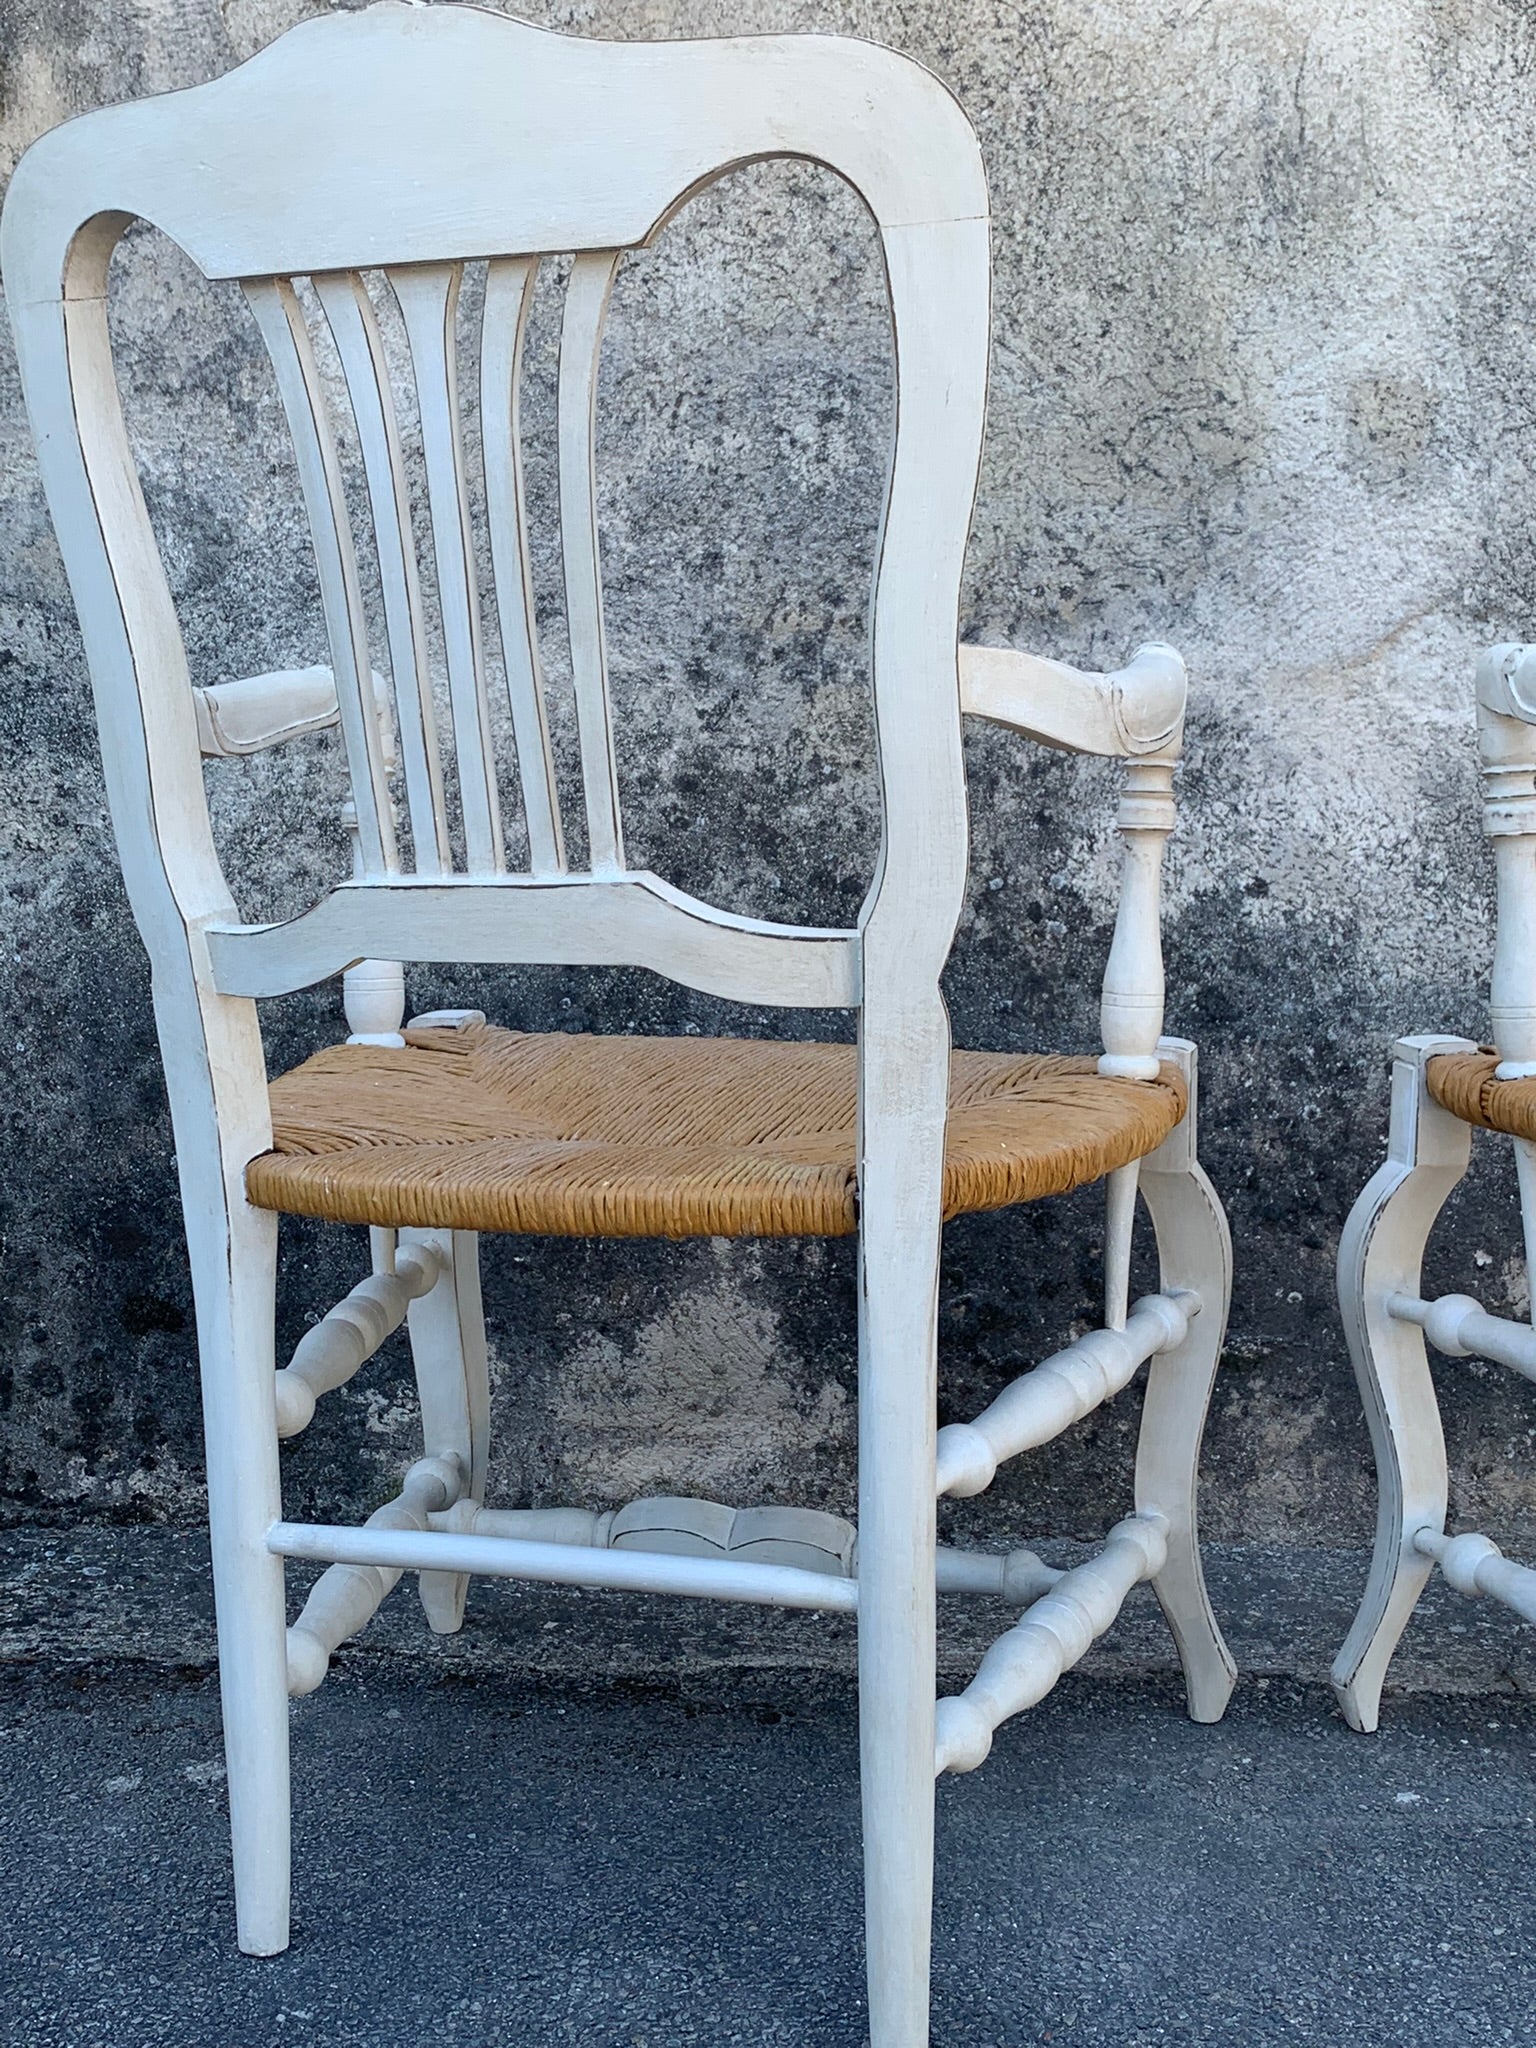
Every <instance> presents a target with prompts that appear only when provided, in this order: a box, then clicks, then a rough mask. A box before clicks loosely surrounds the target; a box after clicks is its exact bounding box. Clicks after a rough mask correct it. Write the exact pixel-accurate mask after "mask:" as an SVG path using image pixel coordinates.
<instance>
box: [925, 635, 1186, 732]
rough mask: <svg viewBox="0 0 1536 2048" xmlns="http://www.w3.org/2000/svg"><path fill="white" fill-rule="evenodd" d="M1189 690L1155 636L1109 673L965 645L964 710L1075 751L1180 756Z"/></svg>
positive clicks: (1176, 661) (1176, 659) (1180, 667)
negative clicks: (1098, 673)
mask: <svg viewBox="0 0 1536 2048" xmlns="http://www.w3.org/2000/svg"><path fill="white" fill-rule="evenodd" d="M1186 696H1187V683H1186V680H1185V674H1184V663H1183V660H1182V659H1181V657H1180V656H1179V655H1178V654H1176V653H1175V652H1174V650H1173V648H1171V647H1165V646H1163V645H1161V644H1160V643H1158V642H1155V641H1154V642H1153V643H1151V644H1150V645H1148V646H1145V647H1138V648H1137V650H1136V652H1135V654H1133V655H1132V657H1131V659H1130V661H1129V662H1128V663H1127V664H1126V666H1125V667H1124V668H1121V669H1115V670H1113V671H1112V672H1111V673H1110V674H1109V675H1093V674H1090V673H1088V672H1087V671H1086V670H1083V669H1076V668H1069V667H1068V666H1067V664H1066V663H1065V662H1060V661H1046V660H1045V659H1044V658H1043V657H1042V656H1040V655H1037V654H1022V653H1020V652H1018V651H1017V650H1016V649H1014V648H1011V647H979V646H975V645H965V646H962V647H961V649H960V708H961V710H962V711H968V712H970V713H972V714H973V715H974V716H975V717H978V718H990V719H992V720H993V722H994V723H996V724H998V725H1006V726H1010V727H1012V729H1013V730H1014V731H1015V732H1021V733H1023V734H1025V735H1026V737H1027V738H1029V739H1032V740H1038V741H1039V742H1040V744H1041V745H1042V746H1047V747H1062V748H1065V749H1067V750H1068V751H1070V752H1072V753H1076V754H1102V755H1105V756H1106V757H1108V758H1109V759H1111V760H1145V759H1147V758H1148V757H1150V756H1162V757H1164V758H1166V759H1170V760H1172V759H1176V758H1177V755H1178V751H1179V746H1180V743H1181V742H1182V739H1183V735H1184V705H1185V698H1186Z"/></svg>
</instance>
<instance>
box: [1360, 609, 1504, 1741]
mask: <svg viewBox="0 0 1536 2048" xmlns="http://www.w3.org/2000/svg"><path fill="white" fill-rule="evenodd" d="M1476 694H1477V728H1478V744H1479V751H1480V754H1481V757H1482V770H1483V788H1484V800H1483V828H1484V830H1485V832H1486V833H1487V835H1488V837H1489V838H1490V839H1491V840H1492V842H1493V849H1494V857H1495V861H1496V864H1497V873H1498V936H1497V940H1496V942H1495V947H1494V957H1493V987H1492V1022H1493V1037H1494V1048H1495V1050H1496V1052H1497V1053H1498V1055H1499V1063H1498V1066H1497V1067H1496V1068H1495V1070H1494V1075H1495V1078H1496V1079H1497V1080H1499V1081H1527V1080H1530V1079H1532V1078H1536V647H1523V646H1519V645H1517V644H1514V643H1506V644H1503V645H1500V646H1497V647H1491V648H1489V649H1488V650H1487V652H1486V653H1485V654H1484V655H1483V656H1482V658H1481V660H1480V661H1479V662H1478V665H1477V683H1476ZM1476 1051H1477V1047H1476V1046H1474V1045H1473V1044H1472V1043H1471V1041H1470V1040H1468V1039H1465V1038H1452V1037H1445V1036H1425V1037H1417V1038H1404V1039H1400V1040H1399V1041H1398V1043H1397V1045H1396V1046H1395V1047H1394V1048H1393V1065H1392V1121H1391V1129H1390V1134H1389V1136H1388V1140H1387V1157H1386V1159H1385V1161H1384V1162H1383V1164H1382V1166H1381V1167H1380V1168H1379V1169H1378V1171H1377V1173H1376V1174H1375V1176H1374V1177H1373V1178H1372V1180H1371V1181H1370V1182H1369V1183H1368V1185H1367V1186H1366V1187H1365V1189H1364V1190H1363V1192H1362V1193H1361V1195H1360V1198H1359V1200H1358V1201H1357V1202H1356V1203H1355V1206H1354V1208H1353V1209H1352V1210H1351V1212H1350V1216H1349V1221H1348V1222H1347V1223H1346V1225H1345V1226H1344V1234H1343V1237H1342V1239H1341V1240H1340V1244H1339V1274H1338V1279H1339V1305H1340V1308H1341V1310H1342V1313H1343V1317H1344V1329H1345V1334H1346V1336H1347V1337H1348V1340H1349V1349H1350V1356H1351V1358H1352V1359H1353V1361H1354V1366H1355V1373H1356V1377H1357V1378H1358V1380H1359V1383H1360V1392H1361V1395H1362V1397H1363V1399H1364V1402H1365V1412H1366V1419H1367V1421H1368V1423H1369V1425H1370V1431H1371V1443H1372V1447H1373V1448H1374V1451H1375V1454H1376V1470H1377V1479H1378V1484H1379V1488H1380V1493H1379V1508H1378V1514H1377V1523H1376V1545H1375V1551H1374V1554H1373V1557H1372V1561H1371V1571H1370V1577H1369V1580H1368V1582H1367V1585H1366V1589H1365V1595H1364V1597H1363V1599H1362V1600H1361V1603H1360V1608H1359V1611H1358V1613H1357V1614H1356V1616H1355V1620H1354V1624H1353V1626H1352V1627H1351V1629H1350V1632H1349V1634H1348V1636H1347V1637H1346V1638H1345V1641H1344V1644H1343V1646H1342V1648H1341V1649H1340V1651H1339V1654H1338V1656H1337V1658H1336V1659H1335V1660H1334V1666H1333V1684H1334V1690H1335V1692H1336V1693H1337V1694H1338V1698H1339V1703H1340V1705H1341V1706H1342V1708H1343V1710H1344V1716H1345V1719H1346V1720H1347V1721H1348V1722H1349V1724H1350V1726H1351V1727H1353V1728H1358V1729H1361V1730H1363V1731H1365V1732H1367V1733H1369V1732H1370V1731H1372V1730H1374V1729H1375V1727H1376V1726H1377V1724H1378V1721H1379V1720H1380V1716H1381V1691H1382V1686H1383V1684H1384V1683H1385V1681H1386V1675H1387V1669H1388V1666H1389V1665H1390V1664H1391V1661H1392V1656H1393V1652H1394V1651H1395V1650H1396V1648H1397V1645H1398V1641H1399V1639H1400V1637H1401V1636H1402V1632H1403V1630H1404V1629H1405V1628H1406V1627H1407V1625H1408V1621H1409V1618H1410V1617H1411V1615H1412V1613H1413V1610H1414V1608H1415V1607H1416V1606H1417V1604H1418V1600H1419V1595H1420V1594H1421V1593H1422V1592H1423V1590H1424V1588H1425V1586H1426V1585H1427V1584H1428V1582H1429V1578H1430V1574H1431V1573H1432V1572H1433V1571H1434V1569H1435V1566H1436V1565H1437V1564H1438V1565H1439V1567H1440V1569H1441V1572H1442V1573H1443V1575H1444V1577H1445V1580H1446V1583H1447V1584H1448V1585H1450V1586H1452V1587H1453V1588H1454V1589H1455V1590H1456V1591H1457V1592H1459V1593H1463V1594H1467V1595H1472V1596H1475V1595H1478V1594H1487V1595H1491V1596H1492V1597H1493V1598H1494V1599H1496V1600H1500V1601H1502V1602H1503V1603H1504V1604H1505V1605H1506V1606H1508V1607H1511V1608H1513V1610H1514V1611H1515V1613H1517V1614H1519V1615H1521V1616H1522V1617H1523V1618H1524V1619H1525V1620H1527V1621H1536V1570H1533V1569H1532V1568H1531V1567H1530V1566H1528V1565H1521V1564H1516V1563H1515V1562H1514V1561H1513V1560H1512V1559H1509V1558H1506V1557H1504V1556H1503V1555H1502V1553H1501V1552H1500V1551H1499V1549H1498V1547H1497V1545H1496V1544H1494V1543H1493V1542H1492V1541H1491V1540H1490V1539H1489V1538H1488V1537H1487V1536H1483V1535H1480V1534H1478V1533H1476V1532H1475V1531H1470V1530H1469V1531H1466V1532H1464V1533H1463V1534H1461V1535H1459V1536H1447V1535H1446V1533H1445V1521H1446V1512H1447V1507H1448V1494H1449V1478H1450V1475H1449V1471H1448V1468H1447V1464H1446V1455H1445V1433H1444V1431H1443V1429H1442V1427H1441V1423H1440V1409H1439V1404H1438V1403H1437V1401H1436V1399H1435V1387H1434V1381H1433V1380H1432V1378H1431V1377H1430V1371H1429V1360H1428V1357H1427V1355H1426V1352H1425V1340H1426V1339H1427V1340H1428V1341H1429V1343H1431V1344H1433V1345H1434V1347H1435V1349H1436V1350H1437V1351H1440V1352H1442V1353H1444V1354H1445V1355H1446V1356H1447V1357H1450V1358H1466V1357H1468V1356H1469V1355H1470V1354H1472V1353H1476V1354H1477V1355H1478V1356H1479V1357H1483V1358H1489V1359H1492V1360H1494V1361H1495V1362H1496V1363H1499V1364H1503V1365H1507V1366H1509V1367H1510V1369H1511V1370H1512V1371H1514V1372H1518V1373H1521V1374H1523V1376H1524V1377H1525V1378H1526V1379H1536V1327H1533V1324H1536V1304H1533V1311H1532V1315H1533V1323H1526V1324H1522V1323H1515V1322H1511V1321H1509V1320H1508V1319H1507V1318H1505V1317H1502V1316H1494V1315H1489V1314H1487V1313H1486V1312H1485V1311H1484V1309H1483V1307H1482V1305H1481V1303H1479V1302H1478V1301H1476V1300H1475V1299H1474V1298H1473V1297H1472V1296H1471V1295H1468V1294H1448V1295H1442V1296H1441V1297H1440V1298H1439V1299H1438V1300H1435V1301H1427V1300H1425V1299H1424V1296H1423V1293H1422V1284H1423V1283H1422V1266H1423V1259H1424V1248H1425V1246H1426V1244H1427V1243H1428V1241H1429V1233H1430V1231H1431V1230H1432V1229H1433V1228H1434V1225H1435V1220H1436V1218H1437V1217H1438V1216H1439V1214H1440V1211H1441V1210H1442V1209H1443V1208H1444V1206H1445V1204H1446V1202H1447V1200H1448V1199H1449V1197H1450V1195H1451V1194H1452V1192H1453V1191H1454V1190H1455V1188H1456V1187H1457V1185H1458V1184H1459V1183H1460V1181H1461V1179H1462V1176H1463V1175H1464V1174H1465V1173H1466V1170H1467V1167H1468V1165H1469V1164H1470V1161H1471V1157H1472V1128H1473V1127H1472V1125H1471V1124H1470V1123H1468V1122H1466V1121H1464V1120H1463V1119H1462V1118H1461V1117H1459V1116H1456V1115H1454V1114H1453V1113H1452V1111H1451V1110H1450V1109H1448V1108H1446V1107H1444V1106H1443V1105H1442V1103H1441V1102H1439V1101H1438V1100H1436V1098H1435V1096H1434V1095H1433V1094H1432V1093H1431V1090H1430V1083H1429V1068H1430V1063H1431V1062H1432V1061H1433V1060H1435V1059H1437V1058H1440V1057H1442V1056H1443V1055H1446V1054H1451V1055H1455V1054H1468V1053H1475V1052H1476ZM1510 1142H1511V1143H1512V1144H1513V1146H1514V1149H1515V1167H1516V1173H1517V1176H1518V1181H1519V1190H1520V1221H1521V1228H1522V1233H1523V1237H1524V1243H1525V1256H1526V1265H1527V1269H1528V1270H1529V1271H1530V1272H1533V1273H1536V1142H1533V1141H1532V1140H1531V1139H1530V1138H1528V1137H1519V1136H1511V1139H1510Z"/></svg>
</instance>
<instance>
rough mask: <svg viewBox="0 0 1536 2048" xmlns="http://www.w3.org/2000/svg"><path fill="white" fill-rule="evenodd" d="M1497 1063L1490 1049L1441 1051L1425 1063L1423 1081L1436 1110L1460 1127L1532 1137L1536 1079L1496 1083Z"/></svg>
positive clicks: (1535, 1121) (1535, 1129)
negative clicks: (1457, 1121) (1446, 1112)
mask: <svg viewBox="0 0 1536 2048" xmlns="http://www.w3.org/2000/svg"><path fill="white" fill-rule="evenodd" d="M1498 1064H1499V1056H1498V1054H1497V1053H1496V1052H1495V1051H1494V1050H1493V1048H1492V1047H1491V1046H1484V1047H1483V1049H1482V1050H1481V1052H1441V1053H1436V1054H1435V1055H1434V1057H1433V1058H1432V1059H1429V1060H1426V1062H1425V1064H1424V1078H1425V1081H1426V1083H1427V1085H1428V1088H1429V1092H1430V1094H1431V1095H1432V1096H1433V1097H1434V1098H1435V1100H1436V1102H1438V1103H1439V1105H1440V1107H1441V1108H1442V1109H1448V1110H1449V1111H1450V1112H1451V1115H1452V1116H1456V1117H1460V1119H1461V1121H1462V1122H1463V1123H1464V1124H1476V1125H1477V1127H1478V1129H1479V1130H1483V1131H1504V1132H1506V1133H1507V1134H1508V1135H1509V1136H1510V1137H1512V1138H1536V1079H1531V1080H1529V1081H1496V1080H1495V1079H1494V1070H1495V1069H1496V1068H1497V1066H1498Z"/></svg>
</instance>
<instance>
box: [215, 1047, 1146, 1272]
mask: <svg viewBox="0 0 1536 2048" xmlns="http://www.w3.org/2000/svg"><path fill="white" fill-rule="evenodd" d="M405 1037H406V1043H405V1045H404V1046H403V1047H387V1046H369V1045H337V1046H331V1047H329V1048H328V1049H327V1050H326V1051H324V1052H321V1053H317V1054H316V1055H315V1056H314V1058H313V1059H309V1060H306V1061H305V1062H304V1064H303V1065H302V1066H300V1067H295V1068H294V1069H293V1071H292V1072H291V1073H288V1074H284V1075H283V1076H282V1077H281V1078H280V1079H278V1080H276V1081H274V1082H273V1083H272V1088H271V1097H272V1127H273V1140H274V1149H273V1150H272V1151H271V1152H267V1153H264V1154H262V1156H261V1157H260V1158H258V1159H254V1160H252V1162H251V1164H250V1166H249V1167H248V1168H247V1170H246V1189H247V1193H248V1195H249V1197H250V1200H251V1201H252V1202H253V1203H254V1204H255V1205H256V1206H257V1207H258V1208H263V1209H279V1210H284V1211H287V1212H289V1213H291V1214H296V1215H302V1216H321V1217H328V1218H330V1219H332V1220H334V1221H336V1222H341V1223H373V1224H384V1225H394V1226H396V1227H400V1226H416V1227H419V1228H430V1227H438V1228H452V1229H455V1230H500V1231H529V1232H538V1233H552V1234H558V1235H561V1236H573V1237H706V1236H707V1237H798V1236H823V1237H841V1236H845V1235H847V1234H848V1233H849V1232H851V1231H853V1230H855V1229H856V1228H857V1212H856V1206H855V1174H854V1150H855V1101H856V1095H857V1085H858V1069H857V1055H856V1053H855V1050H854V1048H853V1047H852V1046H851V1045H804V1044H787V1043H783V1042H780V1041H777V1040H763V1039H733V1038H638V1037H637V1038H629V1037H593V1036H588V1035H577V1034H574V1033H570V1034H568V1033H563V1032H554V1033H548V1034H541V1033H528V1032H520V1031H504V1030H501V1029H498V1028H497V1027H496V1026H494V1025H488V1024H469V1025H466V1026H460V1027H442V1026H437V1027H432V1028H424V1029H419V1030H411V1031H407V1032H406V1034H405ZM1184 1107H1185V1091H1184V1083H1183V1079H1182V1076H1181V1075H1180V1074H1179V1072H1178V1070H1177V1069H1176V1068H1174V1067H1171V1066H1165V1067H1164V1068H1163V1071H1162V1075H1161V1077H1160V1078H1159V1079H1157V1080H1155V1081H1124V1080H1118V1079H1108V1078H1104V1077H1101V1076H1100V1075H1099V1074H1098V1073H1097V1072H1096V1071H1095V1063H1094V1061H1093V1060H1092V1059H1060V1058H1051V1057H1046V1056H1044V1055H1040V1054H1016V1053H988V1052H957V1053H955V1054H954V1055H953V1058H952V1063H951V1068H950V1110H949V1125H948V1133H947V1138H946V1143H945V1160H944V1213H945V1215H946V1216H958V1215H960V1214H962V1213H964V1212H965V1211H967V1210H972V1209H997V1208H1002V1207H1004V1206H1006V1205H1007V1204H1009V1203H1012V1202H1027V1201H1033V1200H1035V1199H1036V1198H1038V1197H1040V1196H1042V1195H1055V1194H1063V1193H1065V1192H1066V1191H1067V1190H1068V1189H1069V1188H1074V1187H1081V1186H1083V1185H1084V1184H1085V1183H1087V1182H1089V1181H1094V1180H1097V1179H1099V1178H1100V1177H1101V1176H1102V1175H1103V1174H1105V1173H1108V1172H1109V1171H1111V1169H1113V1168H1114V1167H1117V1166H1124V1165H1127V1164H1128V1163H1129V1162H1130V1161H1131V1160H1133V1159H1138V1158H1140V1157H1141V1156H1142V1155H1143V1154H1145V1153H1147V1152H1150V1151H1152V1150H1153V1149H1154V1148H1155V1147H1156V1146H1157V1145H1159V1144H1160V1143H1161V1142H1162V1140H1163V1139H1164V1138H1165V1137H1166V1136H1167V1135H1168V1133H1169V1132H1170V1131H1171V1130H1172V1129H1173V1128H1174V1126H1175V1125H1176V1124H1177V1123H1178V1122H1179V1120H1180V1119H1181V1118H1182V1116H1183V1114H1184Z"/></svg>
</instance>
